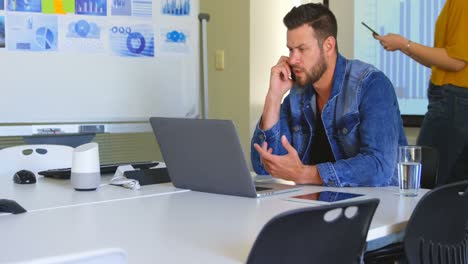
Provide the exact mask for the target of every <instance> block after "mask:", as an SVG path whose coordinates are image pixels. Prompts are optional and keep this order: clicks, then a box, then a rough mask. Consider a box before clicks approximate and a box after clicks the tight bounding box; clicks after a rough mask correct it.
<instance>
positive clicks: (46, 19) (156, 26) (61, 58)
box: [0, 0, 200, 123]
mask: <svg viewBox="0 0 468 264" xmlns="http://www.w3.org/2000/svg"><path fill="white" fill-rule="evenodd" d="M21 1H23V2H21ZM34 1H37V3H40V2H41V0H29V1H28V0H10V1H8V0H5V7H4V8H3V9H4V10H0V17H3V24H4V28H5V30H4V32H5V33H4V39H5V42H4V43H5V45H4V46H5V47H2V48H0V76H1V78H0V82H1V85H0V87H1V88H0V90H1V98H2V103H0V113H1V114H0V123H49V122H50V123H61V122H67V123H70V122H78V123H81V122H125V121H147V120H148V118H149V117H151V116H170V117H195V116H198V115H199V93H200V92H199V86H200V79H199V78H200V77H199V76H200V70H199V67H200V62H199V61H200V58H199V56H200V54H199V53H200V51H199V50H200V48H199V45H200V44H199V35H200V34H199V22H198V18H197V16H198V10H199V2H198V0H153V1H152V0H143V1H142V0H107V1H105V0H76V1H75V0H73V1H70V2H71V3H75V4H76V6H75V10H74V12H72V11H70V9H69V10H65V14H62V13H60V14H59V13H52V14H50V13H49V14H44V12H45V9H46V8H49V11H48V12H51V11H50V10H52V12H54V10H55V11H57V6H56V7H55V9H50V7H45V6H42V11H41V12H28V10H26V11H25V9H26V8H24V7H23V8H24V9H23V10H19V11H18V10H9V9H14V8H17V9H18V8H20V9H21V8H22V7H21V6H20V3H28V2H34ZM99 1H101V2H99ZM145 1H146V2H145ZM10 2H15V3H16V4H17V6H14V7H11V6H10V7H9V6H8V4H9V3H10ZM42 2H45V1H42ZM51 2H52V1H51ZM56 2H57V1H54V3H56ZM67 2H69V1H68V0H63V3H64V6H63V7H62V9H61V11H63V10H64V9H66V8H69V7H68V6H66V5H65V3H67ZM0 3H1V2H0ZM141 3H143V4H145V5H146V6H143V7H141V6H138V4H141ZM80 5H81V6H80ZM125 5H127V6H126V7H127V9H128V7H129V6H130V7H131V8H133V9H131V10H130V11H129V10H125V9H124V8H122V6H125ZM18 6H19V7H18ZM182 7H185V8H187V7H189V8H188V9H186V11H187V12H186V13H181V12H179V10H182V9H181V8H182ZM30 8H32V10H34V6H32V7H30ZM86 8H88V9H89V10H88V13H86V14H80V12H81V13H82V11H83V10H84V11H86V10H87V9H86ZM119 8H120V9H119ZM145 8H146V9H145ZM171 8H172V9H174V8H176V10H175V11H173V10H171ZM29 10H31V9H29ZM36 11H37V10H36ZM93 12H94V13H93ZM99 12H101V13H104V12H105V13H106V15H102V14H101V15H96V13H99ZM171 12H172V13H171ZM122 14H124V15H122ZM0 21H1V20H0ZM83 21H84V22H83ZM44 29H45V30H44ZM54 34H56V35H54ZM131 34H133V35H131ZM49 37H50V38H49ZM143 42H144V43H143ZM142 43H143V44H142ZM0 44H1V43H0ZM0 46H1V45H0Z"/></svg>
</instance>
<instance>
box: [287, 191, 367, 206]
mask: <svg viewBox="0 0 468 264" xmlns="http://www.w3.org/2000/svg"><path fill="white" fill-rule="evenodd" d="M360 196H364V195H363V194H358V193H347V192H334V191H322V192H315V193H308V194H303V195H297V196H292V197H288V198H286V200H288V201H295V202H304V203H319V204H331V203H334V202H339V201H343V200H347V199H351V198H356V197H360Z"/></svg>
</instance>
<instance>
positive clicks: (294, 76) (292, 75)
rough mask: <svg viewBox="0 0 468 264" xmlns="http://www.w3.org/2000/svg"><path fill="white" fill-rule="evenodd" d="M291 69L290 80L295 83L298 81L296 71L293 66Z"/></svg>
mask: <svg viewBox="0 0 468 264" xmlns="http://www.w3.org/2000/svg"><path fill="white" fill-rule="evenodd" d="M289 69H290V70H291V76H289V79H291V80H292V81H293V82H295V81H296V75H295V74H294V70H293V68H292V67H291V66H289Z"/></svg>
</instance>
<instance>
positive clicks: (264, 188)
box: [255, 186, 273, 192]
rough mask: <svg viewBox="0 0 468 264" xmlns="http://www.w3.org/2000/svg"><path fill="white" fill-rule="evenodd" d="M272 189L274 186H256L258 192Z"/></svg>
mask: <svg viewBox="0 0 468 264" xmlns="http://www.w3.org/2000/svg"><path fill="white" fill-rule="evenodd" d="M271 189H273V188H267V187H259V186H255V190H256V191H257V192H261V191H266V190H271Z"/></svg>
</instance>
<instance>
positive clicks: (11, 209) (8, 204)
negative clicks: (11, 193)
mask: <svg viewBox="0 0 468 264" xmlns="http://www.w3.org/2000/svg"><path fill="white" fill-rule="evenodd" d="M25 212H26V209H24V208H23V207H22V206H21V205H19V204H18V203H17V202H15V201H13V200H8V199H0V213H12V214H21V213H25Z"/></svg>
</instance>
